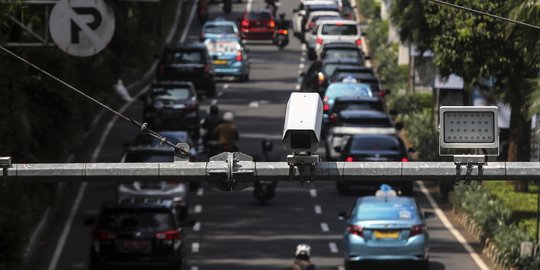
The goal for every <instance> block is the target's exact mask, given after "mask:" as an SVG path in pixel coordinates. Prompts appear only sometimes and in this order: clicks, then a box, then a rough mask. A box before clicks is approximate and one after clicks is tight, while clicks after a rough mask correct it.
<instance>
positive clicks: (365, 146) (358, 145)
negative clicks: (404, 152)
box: [350, 136, 400, 151]
mask: <svg viewBox="0 0 540 270" xmlns="http://www.w3.org/2000/svg"><path fill="white" fill-rule="evenodd" d="M351 140H352V141H351V147H350V149H351V150H356V151H399V150H400V143H399V141H398V139H397V138H396V137H393V136H379V137H353V138H352V139H351Z"/></svg>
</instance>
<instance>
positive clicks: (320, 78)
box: [317, 72, 325, 85]
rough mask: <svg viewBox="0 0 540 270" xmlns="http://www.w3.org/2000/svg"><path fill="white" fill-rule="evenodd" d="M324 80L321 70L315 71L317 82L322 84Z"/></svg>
mask: <svg viewBox="0 0 540 270" xmlns="http://www.w3.org/2000/svg"><path fill="white" fill-rule="evenodd" d="M324 81H325V77H324V74H323V73H322V72H319V73H317V83H318V84H319V85H323V84H324Z"/></svg>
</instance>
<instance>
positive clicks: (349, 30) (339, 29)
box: [321, 24, 358, 36]
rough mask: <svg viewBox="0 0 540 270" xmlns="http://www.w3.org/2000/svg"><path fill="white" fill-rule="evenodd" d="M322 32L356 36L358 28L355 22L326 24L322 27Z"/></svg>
mask: <svg viewBox="0 0 540 270" xmlns="http://www.w3.org/2000/svg"><path fill="white" fill-rule="evenodd" d="M321 34H323V35H335V36H338V35H342V36H356V35H358V30H357V29H356V25H353V24H325V25H323V27H322V30H321Z"/></svg>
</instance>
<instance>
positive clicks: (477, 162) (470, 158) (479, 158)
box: [454, 155, 487, 185]
mask: <svg viewBox="0 0 540 270" xmlns="http://www.w3.org/2000/svg"><path fill="white" fill-rule="evenodd" d="M454 164H455V165H456V184H461V183H463V184H466V185H470V184H471V181H472V171H473V166H477V167H478V172H477V178H476V180H477V181H478V183H479V184H482V180H483V179H482V178H483V175H484V165H487V163H486V156H484V155H455V156H454ZM462 165H464V166H467V168H466V175H465V180H463V181H462V179H461V178H462V177H461V166H462Z"/></svg>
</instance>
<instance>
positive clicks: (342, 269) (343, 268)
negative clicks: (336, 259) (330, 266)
mask: <svg viewBox="0 0 540 270" xmlns="http://www.w3.org/2000/svg"><path fill="white" fill-rule="evenodd" d="M337 269H338V270H345V267H343V266H338V267H337Z"/></svg>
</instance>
